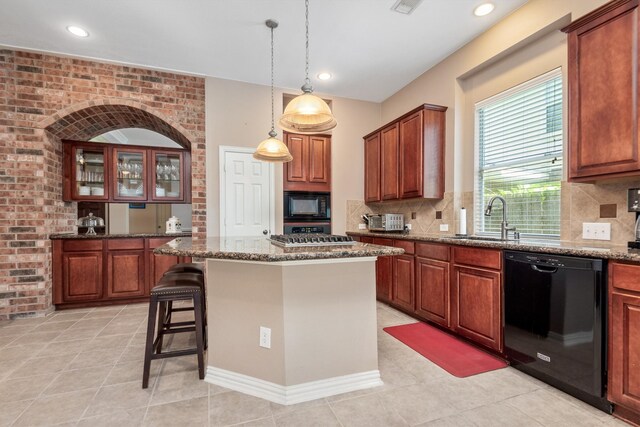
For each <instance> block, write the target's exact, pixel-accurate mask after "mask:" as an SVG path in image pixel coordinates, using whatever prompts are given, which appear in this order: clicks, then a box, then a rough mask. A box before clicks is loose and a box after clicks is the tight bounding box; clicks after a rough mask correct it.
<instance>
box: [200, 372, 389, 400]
mask: <svg viewBox="0 0 640 427" xmlns="http://www.w3.org/2000/svg"><path fill="white" fill-rule="evenodd" d="M204 380H205V381H206V382H208V383H211V384H215V385H219V386H222V387H226V388H229V389H231V390H235V391H239V392H241V393H245V394H249V395H251V396H255V397H259V398H261V399H266V400H269V401H271V402H275V403H279V404H281V405H293V404H295V403H301V402H307V401H309V400H315V399H320V398H323V397H327V396H333V395H336V394H341V393H347V392H350V391H356V390H362V389H365V388H371V387H377V386H381V385H382V384H383V382H382V380H381V379H380V371H378V370H375V371H367V372H359V373H357V374H350V375H343V376H340V377H333V378H328V379H325V380H318V381H311V382H308V383H302V384H296V385H291V386H283V385H280V384H275V383H272V382H269V381H264V380H261V379H258V378H254V377H250V376H248V375H243V374H238V373H236V372H231V371H227V370H225V369H220V368H216V367H213V366H208V367H207V375H206V377H205V379H204Z"/></svg>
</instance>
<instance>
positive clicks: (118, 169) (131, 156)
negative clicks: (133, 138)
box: [112, 148, 149, 200]
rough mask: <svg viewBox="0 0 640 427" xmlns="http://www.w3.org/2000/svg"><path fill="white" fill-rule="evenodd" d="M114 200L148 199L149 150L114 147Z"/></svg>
mask: <svg viewBox="0 0 640 427" xmlns="http://www.w3.org/2000/svg"><path fill="white" fill-rule="evenodd" d="M112 167H113V171H114V175H115V177H116V179H115V186H114V188H113V199H114V200H147V194H148V191H147V187H148V186H149V185H148V180H147V179H145V178H146V177H147V175H148V173H147V150H145V149H135V148H114V149H113V165H112Z"/></svg>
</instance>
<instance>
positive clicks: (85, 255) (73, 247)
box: [53, 241, 103, 303]
mask: <svg viewBox="0 0 640 427" xmlns="http://www.w3.org/2000/svg"><path fill="white" fill-rule="evenodd" d="M78 243H79V242H77V241H65V242H60V246H61V247H64V249H65V251H64V252H62V251H58V252H57V253H56V251H55V250H54V259H53V265H54V281H56V277H55V273H58V276H59V277H57V280H58V282H60V283H61V285H62V286H61V290H62V292H60V293H59V294H58V295H56V299H57V300H58V301H54V303H56V302H63V301H69V302H73V301H86V300H97V299H101V298H102V291H103V286H102V265H103V256H102V253H103V248H102V241H90V242H88V244H87V245H84V244H83V245H79V244H78ZM56 266H57V268H56Z"/></svg>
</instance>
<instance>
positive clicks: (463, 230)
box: [456, 206, 469, 237]
mask: <svg viewBox="0 0 640 427" xmlns="http://www.w3.org/2000/svg"><path fill="white" fill-rule="evenodd" d="M458 222H459V225H458V233H456V237H466V236H468V235H469V234H468V233H467V210H466V209H465V208H464V206H463V207H461V208H460V216H459V217H458Z"/></svg>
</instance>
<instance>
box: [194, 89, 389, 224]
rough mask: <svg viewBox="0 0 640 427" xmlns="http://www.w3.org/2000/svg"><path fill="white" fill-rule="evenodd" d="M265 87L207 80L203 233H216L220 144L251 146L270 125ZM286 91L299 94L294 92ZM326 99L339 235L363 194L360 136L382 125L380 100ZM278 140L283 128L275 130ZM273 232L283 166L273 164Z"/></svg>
mask: <svg viewBox="0 0 640 427" xmlns="http://www.w3.org/2000/svg"><path fill="white" fill-rule="evenodd" d="M283 91H284V90H283V89H279V88H278V89H276V91H275V111H276V126H277V120H278V118H279V116H280V114H279V112H281V111H282V94H283ZM270 93H271V92H270V88H269V86H261V85H254V84H249V83H242V82H237V81H232V80H223V79H218V78H212V77H210V78H207V79H206V129H207V135H206V136H207V138H206V139H207V233H208V235H210V236H217V235H219V234H220V193H219V188H220V178H219V177H220V171H219V163H218V162H219V147H220V146H223V145H224V146H237V147H252V148H255V147H256V146H257V145H258V143H260V141H262V140H263V139H265V138H266V137H267V133H268V132H269V130H270V126H271V101H270ZM286 93H293V94H297V93H298V91H297V90H293V89H292V90H287V91H286ZM323 98H325V99H328V98H330V99H331V101H332V108H333V111H334V114H335V116H336V118H337V120H338V126H337V127H336V128H335V129H334V130H333V131H332V141H331V144H332V145H331V150H332V180H333V184H332V224H333V232H334V233H337V234H342V233H344V231H345V227H346V217H347V200H349V199H356V200H361V199H362V198H363V197H364V195H363V191H364V184H363V182H364V181H363V180H364V178H363V177H364V149H363V145H362V136H363V135H365V134H366V133H368V132H370V131H372V130H374V129H375V128H377V127H378V126H379V125H380V104H377V103H373V102H364V101H355V100H351V99H346V98H331V97H327V96H323ZM276 131H277V132H278V136H279V137H280V138H282V131H281V130H280V129H278V128H276ZM275 195H276V200H275V208H276V214H275V215H276V218H275V219H276V221H275V223H276V230H275V231H276V232H277V233H280V232H282V165H280V164H276V166H275Z"/></svg>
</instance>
